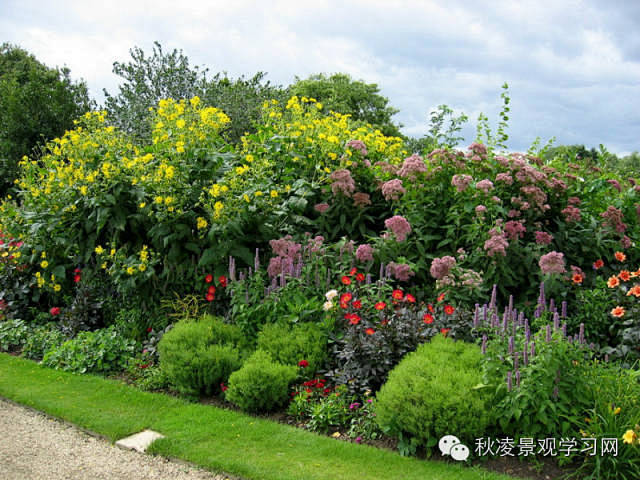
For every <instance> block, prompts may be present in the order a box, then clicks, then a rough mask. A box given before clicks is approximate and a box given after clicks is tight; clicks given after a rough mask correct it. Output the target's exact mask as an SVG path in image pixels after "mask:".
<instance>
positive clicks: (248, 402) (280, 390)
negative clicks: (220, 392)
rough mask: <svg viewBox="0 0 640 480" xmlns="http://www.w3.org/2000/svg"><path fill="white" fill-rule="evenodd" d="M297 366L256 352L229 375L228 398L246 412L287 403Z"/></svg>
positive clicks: (264, 409) (259, 410)
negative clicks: (284, 363)
mask: <svg viewBox="0 0 640 480" xmlns="http://www.w3.org/2000/svg"><path fill="white" fill-rule="evenodd" d="M297 374H298V367H294V366H292V365H282V364H281V363H278V362H276V361H274V360H273V358H272V357H271V356H270V355H269V354H268V353H266V352H262V351H260V350H258V351H256V352H255V353H254V354H253V355H252V356H251V357H249V359H248V360H247V361H246V362H245V364H244V365H243V366H242V368H241V369H240V370H238V371H237V372H234V373H232V374H231V376H230V377H229V388H228V390H227V391H226V398H227V400H229V401H230V402H231V403H234V404H235V405H237V406H238V407H240V408H241V409H242V410H245V411H247V412H268V411H272V410H275V409H277V408H279V407H282V406H283V405H285V403H286V402H287V400H288V398H289V385H291V384H292V383H293V382H294V380H295V379H296V377H297Z"/></svg>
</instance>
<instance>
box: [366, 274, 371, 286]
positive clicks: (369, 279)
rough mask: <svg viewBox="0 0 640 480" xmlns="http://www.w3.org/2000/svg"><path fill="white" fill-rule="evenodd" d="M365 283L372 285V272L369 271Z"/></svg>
mask: <svg viewBox="0 0 640 480" xmlns="http://www.w3.org/2000/svg"><path fill="white" fill-rule="evenodd" d="M365 283H366V284H367V285H371V274H370V273H367V276H366V277H365Z"/></svg>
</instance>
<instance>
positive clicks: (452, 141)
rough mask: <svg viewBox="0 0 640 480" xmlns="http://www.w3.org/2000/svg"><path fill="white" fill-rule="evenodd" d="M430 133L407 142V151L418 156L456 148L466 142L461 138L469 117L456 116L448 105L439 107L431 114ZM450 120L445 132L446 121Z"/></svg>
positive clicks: (463, 115)
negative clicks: (436, 150)
mask: <svg viewBox="0 0 640 480" xmlns="http://www.w3.org/2000/svg"><path fill="white" fill-rule="evenodd" d="M429 115H430V120H429V132H428V134H426V135H425V136H424V137H422V138H420V139H415V138H410V139H408V140H407V149H408V150H409V151H410V152H413V153H418V154H425V155H426V154H429V153H431V152H432V151H433V150H435V149H436V148H454V147H456V146H457V145H458V143H459V142H461V141H462V140H464V137H461V136H460V132H461V131H462V126H463V125H464V124H465V123H467V121H468V120H469V117H467V116H466V115H465V114H464V113H461V114H460V115H457V116H454V111H453V110H452V109H451V108H450V107H449V106H448V105H438V108H437V109H436V110H432V111H431V112H429ZM447 118H448V120H449V124H448V125H447V128H446V130H444V124H445V119H447Z"/></svg>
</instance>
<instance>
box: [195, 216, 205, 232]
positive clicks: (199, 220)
mask: <svg viewBox="0 0 640 480" xmlns="http://www.w3.org/2000/svg"><path fill="white" fill-rule="evenodd" d="M196 221H197V227H198V230H202V229H203V228H207V225H208V223H207V221H206V220H205V219H204V218H202V217H198V218H197V219H196Z"/></svg>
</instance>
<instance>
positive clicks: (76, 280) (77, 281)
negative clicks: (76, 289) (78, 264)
mask: <svg viewBox="0 0 640 480" xmlns="http://www.w3.org/2000/svg"><path fill="white" fill-rule="evenodd" d="M81 278H82V277H81V276H80V275H79V274H76V275H74V276H73V281H74V283H79V282H80V279H81Z"/></svg>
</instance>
